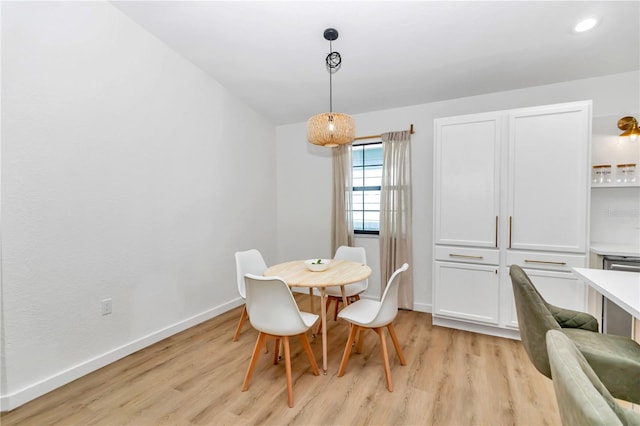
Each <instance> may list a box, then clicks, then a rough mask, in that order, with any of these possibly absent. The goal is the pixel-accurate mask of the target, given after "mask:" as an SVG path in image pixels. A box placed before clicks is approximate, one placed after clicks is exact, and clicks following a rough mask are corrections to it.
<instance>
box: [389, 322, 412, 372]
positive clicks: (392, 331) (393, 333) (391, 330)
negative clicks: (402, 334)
mask: <svg viewBox="0 0 640 426" xmlns="http://www.w3.org/2000/svg"><path fill="white" fill-rule="evenodd" d="M387 329H389V335H390V336H391V340H392V341H393V346H394V347H395V348H396V353H397V354H398V358H400V365H407V361H405V359H404V354H403V353H402V348H400V343H399V342H398V336H396V330H395V328H394V327H393V324H389V325H388V326H387Z"/></svg>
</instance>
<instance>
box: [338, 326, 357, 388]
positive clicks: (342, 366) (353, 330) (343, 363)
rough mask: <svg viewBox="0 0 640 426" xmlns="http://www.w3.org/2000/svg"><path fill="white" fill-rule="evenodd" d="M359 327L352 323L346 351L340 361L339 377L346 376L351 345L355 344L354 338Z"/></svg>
mask: <svg viewBox="0 0 640 426" xmlns="http://www.w3.org/2000/svg"><path fill="white" fill-rule="evenodd" d="M359 328H360V327H358V326H357V325H355V324H351V332H350V333H349V338H348V339H347V345H346V346H345V347H344V353H343V354H342V361H341V362H340V369H339V370H338V377H342V376H344V370H345V369H346V368H347V362H348V361H349V356H350V355H351V345H353V342H354V340H355V339H356V333H357V332H358V329H359Z"/></svg>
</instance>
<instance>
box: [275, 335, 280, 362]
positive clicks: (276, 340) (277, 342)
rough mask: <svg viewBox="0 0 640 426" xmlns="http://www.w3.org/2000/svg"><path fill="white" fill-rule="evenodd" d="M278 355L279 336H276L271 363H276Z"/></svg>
mask: <svg viewBox="0 0 640 426" xmlns="http://www.w3.org/2000/svg"><path fill="white" fill-rule="evenodd" d="M278 355H280V338H279V337H276V339H275V343H274V344H273V365H277V364H278Z"/></svg>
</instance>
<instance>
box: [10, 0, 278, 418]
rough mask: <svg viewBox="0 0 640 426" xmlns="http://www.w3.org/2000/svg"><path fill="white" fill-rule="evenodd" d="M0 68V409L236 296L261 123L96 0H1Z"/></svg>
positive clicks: (269, 224)
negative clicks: (108, 308)
mask: <svg viewBox="0 0 640 426" xmlns="http://www.w3.org/2000/svg"><path fill="white" fill-rule="evenodd" d="M2 66H3V68H2V288H1V290H2V295H1V303H2V306H1V308H2V312H1V318H0V319H1V320H2V340H1V342H2V348H1V349H2V351H1V355H2V368H1V370H0V371H1V373H2V381H1V382H0V384H1V394H2V398H1V401H0V402H1V407H2V409H3V410H6V409H9V408H14V407H15V406H18V405H20V404H22V403H24V402H25V401H27V400H29V399H32V398H34V397H36V396H38V395H41V394H42V393H44V392H47V391H48V390H51V389H53V388H55V387H57V386H59V385H61V384H64V383H66V382H68V381H71V380H73V379H75V378H77V377H79V376H81V375H83V374H86V373H87V372H89V371H92V370H94V369H96V368H99V367H101V366H102V365H105V364H107V363H109V362H111V361H113V360H115V359H117V358H119V357H122V356H124V355H127V354H128V353H131V352H133V351H135V350H137V349H139V348H141V347H143V346H145V345H148V344H150V343H153V342H155V341H157V340H159V339H161V338H163V337H165V336H168V335H170V334H173V333H175V332H177V331H180V330H182V329H184V328H187V327H189V326H191V325H193V324H195V323H197V322H200V321H203V320H205V319H208V318H210V317H213V316H215V315H217V314H219V313H221V312H224V311H226V310H227V309H229V308H231V307H234V306H236V305H238V304H239V303H240V300H239V299H238V294H237V290H236V277H235V266H234V259H233V253H234V251H236V250H240V249H247V248H252V247H255V248H258V249H260V250H261V251H262V253H263V254H264V256H265V259H266V260H267V262H268V263H273V262H274V261H275V260H276V244H275V240H276V207H275V203H276V190H275V184H276V174H275V154H276V153H275V149H274V147H275V135H276V132H275V127H274V126H273V125H271V124H269V123H268V122H267V121H266V120H265V119H263V118H262V117H260V116H259V115H257V114H256V113H255V112H254V111H252V110H250V109H249V108H248V107H246V106H245V105H244V104H243V103H241V102H240V101H238V100H237V99H236V98H234V97H233V96H231V95H230V94H229V93H228V92H227V91H226V90H225V89H224V88H223V87H222V86H220V85H219V84H218V83H217V82H216V81H214V80H213V79H212V78H210V77H209V76H208V75H206V74H205V73H204V72H202V71H201V70H200V69H199V68H197V67H195V66H194V65H192V64H191V63H190V62H187V61H186V60H184V59H183V58H182V57H180V56H178V55H177V54H176V53H175V52H174V51H172V50H171V49H170V48H168V47H167V46H166V45H164V44H163V43H161V42H160V41H158V40H157V39H156V38H154V37H153V36H151V35H150V34H148V33H147V32H146V31H145V30H143V29H142V28H140V27H139V26H138V25H136V24H135V23H133V22H132V21H131V20H130V19H129V18H128V17H126V16H125V15H123V14H122V13H121V12H120V11H118V10H117V9H115V8H114V7H113V6H112V5H111V4H109V3H108V2H50V3H47V2H43V3H31V2H15V3H12V2H10V3H7V2H3V4H2ZM105 298H112V300H113V313H112V314H111V315H107V316H102V315H101V309H100V308H101V300H102V299H105Z"/></svg>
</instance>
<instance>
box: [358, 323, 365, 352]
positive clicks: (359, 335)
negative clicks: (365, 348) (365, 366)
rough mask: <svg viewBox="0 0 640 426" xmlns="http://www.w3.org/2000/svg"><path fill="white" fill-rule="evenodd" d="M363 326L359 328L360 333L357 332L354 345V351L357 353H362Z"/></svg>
mask: <svg viewBox="0 0 640 426" xmlns="http://www.w3.org/2000/svg"><path fill="white" fill-rule="evenodd" d="M364 331H365V329H364V328H360V334H358V345H357V346H356V353H357V354H361V353H362V341H363V340H364V339H363V337H364Z"/></svg>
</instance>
